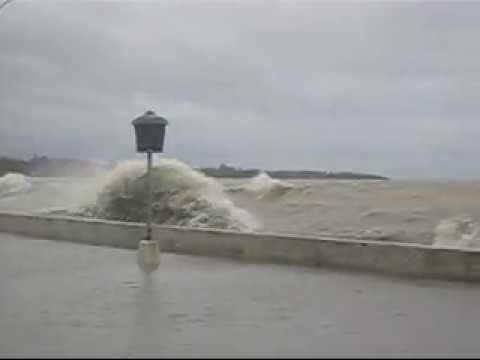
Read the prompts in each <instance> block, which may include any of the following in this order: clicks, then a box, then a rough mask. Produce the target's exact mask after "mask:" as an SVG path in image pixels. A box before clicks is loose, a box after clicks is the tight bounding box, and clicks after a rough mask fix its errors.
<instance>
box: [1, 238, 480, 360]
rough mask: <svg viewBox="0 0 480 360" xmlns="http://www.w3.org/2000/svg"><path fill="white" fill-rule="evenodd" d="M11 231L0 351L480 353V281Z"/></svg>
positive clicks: (4, 247) (6, 243)
mask: <svg viewBox="0 0 480 360" xmlns="http://www.w3.org/2000/svg"><path fill="white" fill-rule="evenodd" d="M135 256H136V254H135V252H133V251H129V250H124V249H112V248H106V247H94V246H88V245H80V244H72V243H64V242H56V241H49V240H41V239H28V238H23V237H20V236H16V235H8V234H1V233H0V357H69V358H71V357H123V358H125V357H223V356H225V357H290V356H294V357H325V356H332V357H352V356H353V357H369V356H373V357H381V356H386V357H392V356H396V357H413V356H421V357H427V356H435V357H452V356H462V357H470V356H471V357H476V355H478V354H479V353H480V343H479V342H478V329H479V325H478V324H480V311H478V304H480V285H476V284H475V285H474V284H466V283H452V282H443V281H430V280H429V281H426V280H425V281H419V280H415V281H413V280H405V279H397V278H390V277H380V276H370V275H364V274H355V273H347V272H337V271H332V270H325V269H313V268H303V267H296V266H282V265H269V264H246V263H241V262H233V261H226V260H219V259H212V258H205V257H192V256H185V255H174V254H162V258H161V261H162V263H161V265H160V268H159V270H158V271H157V272H155V273H154V274H153V275H152V276H151V277H150V278H146V277H144V275H143V274H142V273H141V272H140V270H139V269H138V268H137V265H136V258H135Z"/></svg>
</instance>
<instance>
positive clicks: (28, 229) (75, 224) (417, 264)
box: [0, 212, 480, 281]
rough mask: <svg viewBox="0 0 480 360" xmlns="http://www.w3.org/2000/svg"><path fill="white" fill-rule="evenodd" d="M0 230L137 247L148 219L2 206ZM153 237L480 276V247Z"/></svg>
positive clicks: (268, 255)
mask: <svg viewBox="0 0 480 360" xmlns="http://www.w3.org/2000/svg"><path fill="white" fill-rule="evenodd" d="M0 232H10V233H16V234H22V235H26V236H31V237H41V238H47V239H52V240H66V241H72V242H79V243H85V244H93V245H101V246H114V247H121V248H127V249H136V248H137V245H138V241H139V240H140V239H141V238H142V236H143V235H144V232H145V231H144V225H143V224H139V223H126V222H118V221H106V220H97V219H81V218H72V217H60V216H38V215H29V214H21V213H1V212H0ZM153 238H154V239H157V240H159V242H160V247H161V250H162V251H165V252H175V253H181V254H193V255H206V256H221V257H230V258H235V259H240V260H245V261H252V262H274V263H287V264H297V265H310V266H320V267H321V266H325V267H336V268H343V269H351V270H363V271H370V272H380V273H386V274H395V275H406V276H415V277H430V278H444V279H457V280H477V281H478V280H480V250H471V249H468V250H467V249H450V248H445V249H444V248H432V247H430V246H426V245H416V244H405V243H393V242H381V241H367V240H345V239H334V238H325V237H321V238H317V237H305V236H290V235H276V234H259V233H255V234H250V233H239V232H233V231H222V230H203V229H186V228H180V227H171V226H158V225H157V226H154V227H153Z"/></svg>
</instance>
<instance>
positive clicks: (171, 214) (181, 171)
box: [83, 159, 258, 231]
mask: <svg viewBox="0 0 480 360" xmlns="http://www.w3.org/2000/svg"><path fill="white" fill-rule="evenodd" d="M145 179H146V177H145V164H144V163H143V162H141V161H125V162H123V163H120V164H119V165H118V166H117V167H116V168H115V169H113V170H112V171H111V172H110V173H108V174H107V175H106V176H103V177H102V178H101V179H99V180H98V181H97V184H96V186H97V187H98V197H97V200H96V203H95V204H94V205H93V206H90V207H86V208H85V209H84V210H83V214H86V215H91V216H96V217H102V218H108V219H117V220H129V221H144V220H145V219H146V215H147V214H146V200H147V193H146V190H145V189H146V187H145ZM152 193H153V206H152V208H153V216H154V220H155V222H157V223H162V224H169V225H179V226H188V227H214V228H223V229H234V230H242V231H252V230H255V229H256V228H257V227H258V223H257V222H256V221H255V219H254V218H253V217H252V216H251V215H250V214H249V213H248V212H247V211H245V210H243V209H241V208H239V207H237V206H235V205H234V204H233V202H232V201H231V200H230V199H229V198H228V195H227V194H226V193H225V191H224V189H223V186H222V185H221V184H220V183H219V182H217V181H216V180H214V179H212V178H209V177H207V176H205V175H204V174H203V173H200V172H198V171H196V170H194V169H192V168H191V167H189V166H188V165H187V164H185V163H182V162H180V161H178V160H174V159H162V160H160V161H158V163H157V166H156V167H155V168H154V169H153V171H152Z"/></svg>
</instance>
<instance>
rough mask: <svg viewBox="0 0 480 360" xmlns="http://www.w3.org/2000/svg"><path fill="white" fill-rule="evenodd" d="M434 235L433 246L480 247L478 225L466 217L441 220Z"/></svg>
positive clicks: (479, 226) (479, 229)
mask: <svg viewBox="0 0 480 360" xmlns="http://www.w3.org/2000/svg"><path fill="white" fill-rule="evenodd" d="M434 233H435V238H434V241H433V246H438V247H470V248H472V247H480V224H479V223H478V222H476V221H474V220H473V219H472V218H471V217H470V216H467V215H464V216H457V217H452V218H447V219H443V220H442V221H441V222H440V223H439V224H438V225H437V226H436V227H435V229H434Z"/></svg>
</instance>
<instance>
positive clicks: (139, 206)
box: [0, 159, 480, 247]
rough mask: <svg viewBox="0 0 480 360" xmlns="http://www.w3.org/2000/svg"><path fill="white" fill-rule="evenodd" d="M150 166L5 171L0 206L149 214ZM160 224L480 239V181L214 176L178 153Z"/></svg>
mask: <svg viewBox="0 0 480 360" xmlns="http://www.w3.org/2000/svg"><path fill="white" fill-rule="evenodd" d="M144 175H145V167H144V163H143V162H136V161H127V162H124V163H121V164H119V165H118V166H117V168H115V169H113V170H112V171H110V172H106V173H105V174H103V175H100V176H97V177H95V178H31V177H25V176H22V175H19V174H7V175H6V176H4V177H0V211H22V212H29V213H55V214H69V215H75V216H87V217H98V218H105V219H115V220H124V221H143V220H144V219H145V217H146V212H145V204H146V192H145V190H144V189H145V187H144V186H145V176H144ZM153 189H154V190H153V193H154V219H155V222H157V223H160V224H169V225H178V226H187V227H207V228H221V229H231V230H237V231H245V232H251V231H255V232H270V233H282V234H286V233H287V234H297V235H313V236H319V235H330V236H332V235H333V236H338V237H347V238H358V239H378V240H384V241H396V242H415V243H422V244H431V245H434V246H455V247H457V246H460V247H477V246H479V245H480V225H479V224H478V222H479V221H480V202H479V200H478V199H479V198H480V181H478V182H473V181H470V182H461V181H443V182H442V181H436V182H433V181H395V180H391V181H358V180H355V181H345V180H338V181H335V180H293V181H283V180H276V179H271V178H270V177H269V176H268V175H266V174H260V175H259V176H257V177H255V178H253V179H213V178H208V177H206V176H205V175H203V174H201V173H199V172H197V171H195V170H193V169H192V168H191V167H189V166H188V165H186V164H184V163H182V162H180V161H178V160H172V159H163V160H159V161H156V167H155V170H154V176H153Z"/></svg>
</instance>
